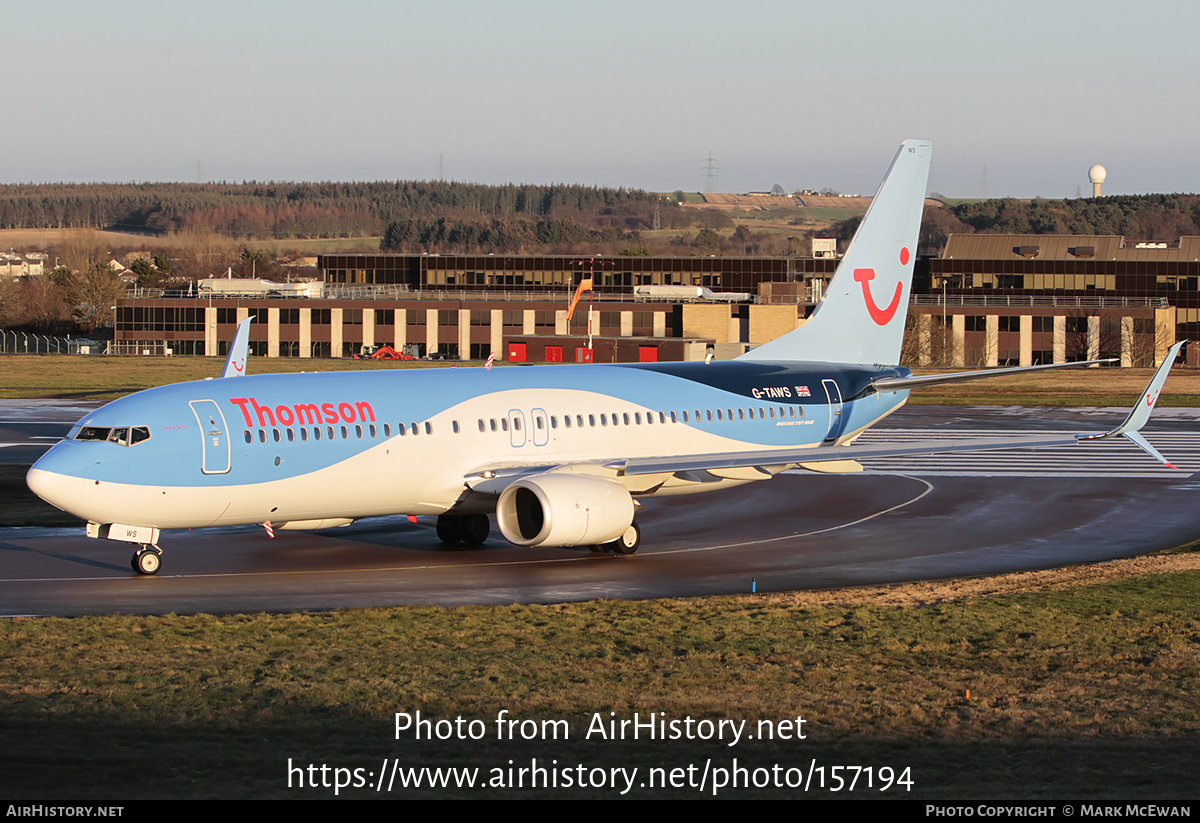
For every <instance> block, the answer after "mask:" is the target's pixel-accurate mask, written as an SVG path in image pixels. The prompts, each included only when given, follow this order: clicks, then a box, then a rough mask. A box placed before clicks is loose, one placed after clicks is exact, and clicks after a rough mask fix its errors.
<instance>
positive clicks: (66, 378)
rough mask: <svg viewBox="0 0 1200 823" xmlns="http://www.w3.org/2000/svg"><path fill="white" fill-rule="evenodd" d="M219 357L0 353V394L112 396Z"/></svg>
mask: <svg viewBox="0 0 1200 823" xmlns="http://www.w3.org/2000/svg"><path fill="white" fill-rule="evenodd" d="M224 362H225V361H224V358H216V357H103V356H70V355H23V354H22V355H18V354H4V355H0V398H3V399H20V398H46V397H49V398H65V399H76V400H115V399H116V398H118V397H123V396H125V395H127V394H132V393H133V392H137V391H141V390H143V389H149V388H153V387H155V386H163V385H166V384H168V383H183V382H186V381H189V380H203V379H205V378H206V377H216V376H217V375H218V374H220V372H221V366H222V365H223V364H224ZM447 365H454V366H464V367H465V366H472V365H480V364H477V363H460V362H457V361H455V362H453V363H444V362H433V361H427V360H423V361H403V360H391V361H380V360H354V359H319V360H318V359H308V358H304V359H301V358H298V357H296V358H292V357H252V358H250V364H249V367H248V371H249V373H250V374H281V373H296V372H305V371H307V372H314V371H349V370H355V371H388V370H393V369H411V368H418V369H419V368H437V367H444V366H447Z"/></svg>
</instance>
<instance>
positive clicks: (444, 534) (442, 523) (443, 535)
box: [437, 514, 464, 546]
mask: <svg viewBox="0 0 1200 823" xmlns="http://www.w3.org/2000/svg"><path fill="white" fill-rule="evenodd" d="M463 531H464V529H463V523H462V517H460V516H459V515H456V514H439V515H438V519H437V536H438V540H441V541H442V542H443V543H445V544H446V545H447V546H457V545H458V544H459V543H460V542H462V539H463Z"/></svg>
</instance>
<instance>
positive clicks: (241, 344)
mask: <svg viewBox="0 0 1200 823" xmlns="http://www.w3.org/2000/svg"><path fill="white" fill-rule="evenodd" d="M252 322H254V315H250V316H249V317H247V318H246V319H245V320H243V321H242V322H241V323H238V327H237V332H236V333H235V334H234V335H233V342H232V343H230V344H229V356H228V357H226V358H225V368H223V369H221V376H222V377H245V375H246V355H247V353H248V352H249V350H250V324H251V323H252Z"/></svg>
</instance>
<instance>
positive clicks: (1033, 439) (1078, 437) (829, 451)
mask: <svg viewBox="0 0 1200 823" xmlns="http://www.w3.org/2000/svg"><path fill="white" fill-rule="evenodd" d="M1185 342H1186V341H1181V342H1179V343H1176V344H1175V345H1174V346H1172V347H1171V350H1170V352H1169V353H1168V355H1167V357H1166V358H1165V359H1164V360H1163V363H1162V365H1161V366H1159V367H1158V369H1157V371H1155V373H1154V376H1153V377H1152V378H1151V379H1150V383H1149V384H1148V385H1147V386H1146V388H1145V390H1143V392H1142V394H1141V396H1140V397H1139V398H1138V401H1137V403H1136V404H1135V405H1134V407H1133V409H1132V410H1130V412H1129V415H1128V416H1127V417H1126V418H1125V422H1123V423H1122V424H1121V425H1120V426H1118V427H1116V428H1115V429H1112V430H1111V431H1107V432H1100V433H1088V434H1069V435H1062V434H1058V435H1046V436H1037V435H1029V436H1024V437H1004V438H986V439H979V440H957V441H945V440H940V441H939V440H931V441H927V442H908V443H896V444H887V443H881V444H878V445H872V446H833V447H828V448H827V447H825V446H816V447H811V446H810V447H807V448H793V449H769V450H762V451H745V452H725V453H717V454H698V455H683V456H678V457H674V456H672V457H643V458H629V459H625V460H617V461H611V462H609V463H606V464H605V465H606V466H607V467H608V468H610V469H615V470H617V471H618V472H621V473H623V474H625V475H639V474H661V473H664V472H679V471H705V470H709V469H733V468H740V467H754V468H759V469H762V470H764V471H766V467H776V468H777V470H778V467H782V466H788V465H795V464H814V465H815V464H820V463H829V462H835V461H842V460H855V461H856V460H862V459H865V458H871V457H899V456H906V455H923V454H948V453H952V452H970V451H995V450H999V449H1036V448H1044V447H1047V446H1068V445H1077V444H1081V443H1089V442H1095V441H1098V440H1106V439H1109V438H1113V437H1124V438H1126V439H1127V440H1130V441H1132V442H1133V443H1135V444H1136V445H1137V446H1138V447H1139V448H1141V449H1142V450H1143V451H1145V452H1146V453H1147V454H1149V455H1150V456H1151V457H1153V458H1154V459H1155V460H1158V461H1159V462H1160V463H1163V464H1165V465H1167V466H1170V467H1171V468H1176V467H1175V466H1172V465H1171V463H1170V462H1168V461H1167V459H1166V458H1165V457H1163V456H1162V455H1161V454H1160V453H1159V452H1158V450H1157V449H1155V448H1154V447H1153V446H1152V445H1150V444H1149V443H1148V442H1147V441H1146V439H1145V438H1144V437H1142V435H1141V434H1140V433H1139V430H1140V429H1141V428H1142V426H1144V425H1145V423H1146V421H1147V420H1149V419H1150V412H1151V411H1152V410H1153V409H1154V405H1155V403H1157V402H1158V397H1159V394H1160V393H1161V392H1162V387H1163V383H1164V382H1165V381H1166V379H1167V374H1168V373H1169V372H1170V371H1171V365H1172V364H1173V363H1174V362H1175V357H1176V356H1177V355H1178V354H1179V350H1180V349H1181V348H1182V347H1183V345H1184V343H1185Z"/></svg>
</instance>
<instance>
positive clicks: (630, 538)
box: [591, 521, 642, 554]
mask: <svg viewBox="0 0 1200 823" xmlns="http://www.w3.org/2000/svg"><path fill="white" fill-rule="evenodd" d="M641 545H642V529H641V527H640V526H638V524H637V521H634V522H633V523H630V524H629V528H627V529H626V530H625V533H624V534H622V535H621V536H620V537H618V538H617V539H616V540H614V541H612V542H611V543H601V544H599V545H597V546H592V547H591V549H592V551H594V552H605V553H608V554H633V553H634V552H636V551H637V550H638V547H639V546H641Z"/></svg>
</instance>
